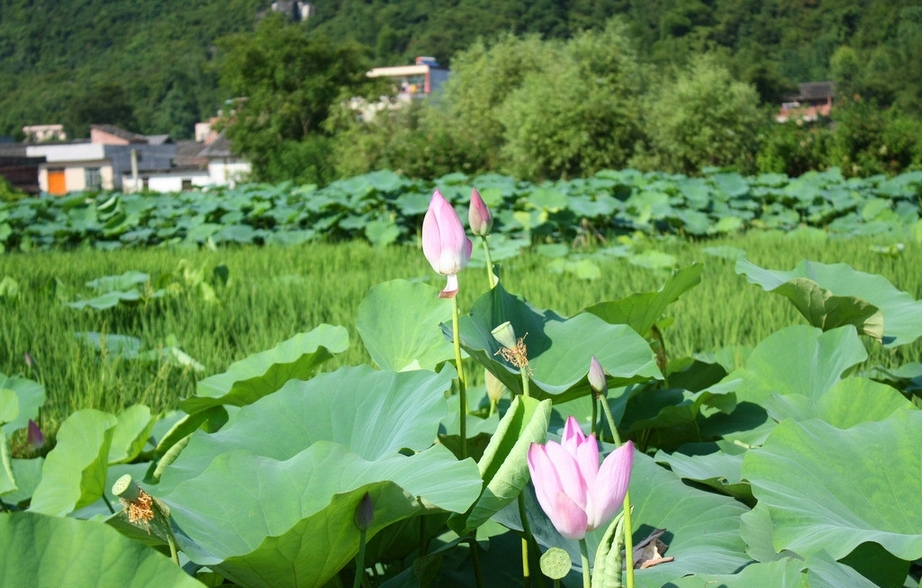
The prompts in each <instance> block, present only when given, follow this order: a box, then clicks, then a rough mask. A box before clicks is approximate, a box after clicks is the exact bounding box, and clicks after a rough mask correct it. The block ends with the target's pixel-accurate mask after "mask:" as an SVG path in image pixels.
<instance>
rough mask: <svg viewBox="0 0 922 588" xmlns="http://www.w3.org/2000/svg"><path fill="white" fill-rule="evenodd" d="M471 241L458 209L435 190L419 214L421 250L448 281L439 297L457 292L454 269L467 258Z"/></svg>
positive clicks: (462, 267)
mask: <svg viewBox="0 0 922 588" xmlns="http://www.w3.org/2000/svg"><path fill="white" fill-rule="evenodd" d="M472 250H473V243H471V240H470V239H468V238H467V236H466V235H465V234H464V226H463V225H462V224H461V219H459V218H458V213H456V212H455V209H454V208H452V206H451V204H449V203H448V201H447V200H445V197H444V196H442V194H441V192H439V191H438V190H436V191H435V192H434V193H433V194H432V200H430V201H429V210H428V211H426V216H425V218H423V254H424V255H425V256H426V259H427V260H429V264H430V265H431V266H432V269H434V270H435V271H436V272H438V273H440V274H442V275H443V276H448V284H447V285H446V286H445V289H444V290H442V291H441V292H439V298H454V297H455V296H456V295H457V294H458V272H460V271H461V270H462V269H464V266H466V265H467V262H469V261H470V260H471V251H472Z"/></svg>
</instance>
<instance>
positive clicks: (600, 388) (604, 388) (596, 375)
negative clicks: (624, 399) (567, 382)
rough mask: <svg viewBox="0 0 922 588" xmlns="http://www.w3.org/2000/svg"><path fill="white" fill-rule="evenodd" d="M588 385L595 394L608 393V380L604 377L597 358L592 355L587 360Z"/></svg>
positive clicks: (603, 371) (603, 394)
mask: <svg viewBox="0 0 922 588" xmlns="http://www.w3.org/2000/svg"><path fill="white" fill-rule="evenodd" d="M589 385H590V386H591V387H592V391H593V392H595V395H596V396H607V395H608V380H606V379H605V370H604V369H602V364H601V363H599V360H598V359H596V358H595V356H594V355H593V356H592V360H591V361H590V362H589Z"/></svg>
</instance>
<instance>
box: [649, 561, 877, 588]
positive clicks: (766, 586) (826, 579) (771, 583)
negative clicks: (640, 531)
mask: <svg viewBox="0 0 922 588" xmlns="http://www.w3.org/2000/svg"><path fill="white" fill-rule="evenodd" d="M843 586H848V587H849V588H876V586H877V585H876V584H874V582H871V581H870V580H868V579H867V578H865V577H864V576H862V575H861V574H859V573H858V572H856V571H855V570H853V569H852V568H850V567H848V566H846V565H843V564H840V563H837V562H835V561H833V560H832V559H831V558H830V557H829V556H828V555H825V554H822V555H821V554H818V555H817V556H816V557H811V558H809V559H807V560H806V561H804V560H802V559H800V558H785V559H783V560H779V561H773V562H768V563H754V564H751V565H748V566H746V567H745V568H743V570H742V571H740V573H738V574H708V575H700V574H695V575H693V576H687V577H685V578H681V579H678V580H676V581H674V582H670V583H668V584H666V585H665V587H664V588H718V587H719V588H842V587H843Z"/></svg>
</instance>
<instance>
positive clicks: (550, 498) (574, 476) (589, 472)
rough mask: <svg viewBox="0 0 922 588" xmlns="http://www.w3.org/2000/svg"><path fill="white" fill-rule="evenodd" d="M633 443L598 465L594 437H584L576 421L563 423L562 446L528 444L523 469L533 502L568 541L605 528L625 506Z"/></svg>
mask: <svg viewBox="0 0 922 588" xmlns="http://www.w3.org/2000/svg"><path fill="white" fill-rule="evenodd" d="M633 463H634V444H633V443H631V442H630V441H628V442H627V443H625V444H624V445H622V446H621V447H619V448H618V449H616V450H614V451H613V452H611V454H609V455H608V457H606V458H605V461H604V462H602V465H601V467H600V466H599V447H598V445H596V439H595V435H589V436H588V437H586V435H584V434H583V431H582V430H581V429H580V428H579V424H577V422H576V419H575V418H573V417H572V416H571V417H570V418H568V419H567V424H566V425H565V426H564V429H563V439H562V443H556V442H554V441H548V442H547V444H546V445H538V444H537V443H532V444H531V447H529V448H528V471H529V472H531V479H532V482H534V485H535V494H536V495H537V496H538V503H539V504H540V505H541V508H542V509H544V512H545V513H546V514H547V516H548V517H549V518H550V519H551V522H552V523H553V524H554V527H555V528H556V529H557V531H559V532H560V534H561V535H563V536H564V537H566V538H567V539H580V540H581V539H583V538H584V537H585V536H586V532H587V531H592V530H593V529H597V528H599V527H601V526H602V525H605V524H607V523H608V522H609V521H610V520H611V519H612V518H613V517H614V516H615V513H617V512H618V509H619V508H620V507H621V505H622V503H623V502H624V495H625V494H626V493H627V488H628V483H629V482H630V480H631V466H632V465H633Z"/></svg>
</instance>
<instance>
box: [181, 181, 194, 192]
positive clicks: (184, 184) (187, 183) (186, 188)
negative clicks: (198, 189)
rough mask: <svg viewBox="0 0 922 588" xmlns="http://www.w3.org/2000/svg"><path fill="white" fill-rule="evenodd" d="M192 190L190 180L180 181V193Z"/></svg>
mask: <svg viewBox="0 0 922 588" xmlns="http://www.w3.org/2000/svg"><path fill="white" fill-rule="evenodd" d="M191 189H192V180H183V181H182V191H183V192H188V191H189V190H191Z"/></svg>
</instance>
